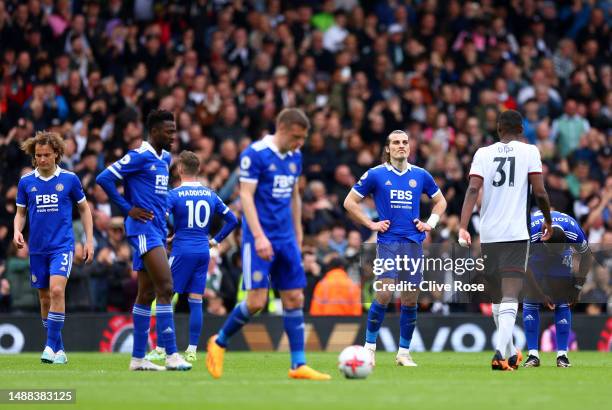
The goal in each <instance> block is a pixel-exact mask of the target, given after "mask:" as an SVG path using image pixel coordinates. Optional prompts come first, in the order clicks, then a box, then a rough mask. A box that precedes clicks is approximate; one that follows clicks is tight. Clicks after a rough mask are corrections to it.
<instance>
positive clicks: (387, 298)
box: [376, 292, 393, 306]
mask: <svg viewBox="0 0 612 410" xmlns="http://www.w3.org/2000/svg"><path fill="white" fill-rule="evenodd" d="M392 296H393V293H392V292H376V301H377V302H378V303H380V304H381V305H385V306H386V305H388V304H389V302H391V297H392Z"/></svg>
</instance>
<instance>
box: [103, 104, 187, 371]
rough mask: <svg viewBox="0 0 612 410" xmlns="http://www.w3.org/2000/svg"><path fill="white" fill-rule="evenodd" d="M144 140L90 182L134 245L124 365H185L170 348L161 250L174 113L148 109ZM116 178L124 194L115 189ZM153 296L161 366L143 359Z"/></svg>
mask: <svg viewBox="0 0 612 410" xmlns="http://www.w3.org/2000/svg"><path fill="white" fill-rule="evenodd" d="M146 126H147V131H148V133H149V141H148V142H147V141H144V142H143V143H142V145H141V146H140V148H138V149H136V150H132V151H130V152H128V153H127V154H126V155H125V156H124V157H123V158H121V159H120V160H119V161H117V162H115V163H114V164H112V165H111V166H109V167H108V168H106V169H105V170H104V171H102V173H100V175H98V177H97V178H96V182H97V183H98V184H100V186H102V188H103V189H104V190H105V191H106V193H107V195H108V197H109V198H110V200H111V201H113V202H114V203H115V204H117V205H118V206H119V207H120V208H121V209H122V210H123V212H124V213H125V214H127V216H128V217H127V218H126V221H125V230H126V233H127V237H128V241H129V242H130V245H132V248H133V250H134V255H133V269H134V270H135V271H137V272H138V295H137V296H136V303H135V304H134V308H133V310H132V314H133V317H134V345H133V348H132V360H131V362H130V367H129V368H130V370H166V369H167V370H189V369H191V364H190V363H188V362H186V361H185V360H184V359H183V358H182V357H181V356H180V355H179V354H178V353H177V348H176V334H175V331H174V319H173V313H172V305H171V299H172V294H173V292H172V274H171V272H170V266H169V265H168V257H167V255H166V235H167V227H166V211H167V209H168V175H169V174H168V169H169V166H170V161H171V157H170V153H169V152H168V151H167V150H168V149H170V145H171V144H172V141H173V140H174V135H175V134H176V124H175V123H174V115H173V114H172V113H170V112H168V111H163V110H159V111H158V110H153V111H151V113H149V116H148V117H147V124H146ZM116 183H122V184H123V186H124V189H125V196H121V195H120V194H119V192H118V191H117V187H116V185H115V184H116ZM155 298H157V306H156V313H157V325H158V326H160V327H161V328H162V337H163V344H164V346H165V348H166V352H167V353H168V356H167V357H166V367H165V368H164V367H162V366H158V365H156V364H154V363H151V362H150V361H149V360H145V358H144V357H145V352H146V349H147V341H148V336H149V322H150V318H151V302H153V299H155Z"/></svg>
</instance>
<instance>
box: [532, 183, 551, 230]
mask: <svg viewBox="0 0 612 410" xmlns="http://www.w3.org/2000/svg"><path fill="white" fill-rule="evenodd" d="M529 183H530V184H531V186H532V187H533V195H534V196H535V199H536V203H537V204H538V208H540V211H542V215H543V216H544V224H543V226H542V241H547V240H548V239H550V237H551V236H552V217H551V216H550V200H549V199H548V193H547V192H546V188H545V187H544V177H543V176H542V174H541V173H533V174H529Z"/></svg>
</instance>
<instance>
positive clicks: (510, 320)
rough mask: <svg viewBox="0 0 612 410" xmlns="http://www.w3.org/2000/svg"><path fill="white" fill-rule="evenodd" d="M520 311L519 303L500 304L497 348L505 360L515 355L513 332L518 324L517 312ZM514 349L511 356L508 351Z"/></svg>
mask: <svg viewBox="0 0 612 410" xmlns="http://www.w3.org/2000/svg"><path fill="white" fill-rule="evenodd" d="M517 311H518V303H516V302H502V303H500V304H499V316H498V319H497V320H498V333H497V346H496V349H497V350H499V352H500V353H501V354H503V355H504V358H508V357H510V356H512V355H513V354H514V343H513V342H512V332H513V331H514V323H515V322H516V312H517ZM510 348H512V351H511V353H510V355H509V354H508V350H509V349H510Z"/></svg>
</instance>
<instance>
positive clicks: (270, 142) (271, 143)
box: [263, 134, 293, 159]
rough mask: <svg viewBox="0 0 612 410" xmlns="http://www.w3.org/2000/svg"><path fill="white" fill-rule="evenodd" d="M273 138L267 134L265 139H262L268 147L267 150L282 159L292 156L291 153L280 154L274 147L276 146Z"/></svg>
mask: <svg viewBox="0 0 612 410" xmlns="http://www.w3.org/2000/svg"><path fill="white" fill-rule="evenodd" d="M273 137H274V136H273V135H272V134H268V135H266V136H265V137H263V141H264V143H265V144H266V145H267V146H268V148H270V149H271V150H272V151H273V152H274V153H275V154H276V155H278V156H279V157H281V158H282V159H285V157H286V156H287V155H293V152H291V151H287V152H286V153H284V154H282V153H281V152H280V150H279V149H278V147H277V146H276V144H275V143H274V138H273Z"/></svg>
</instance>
